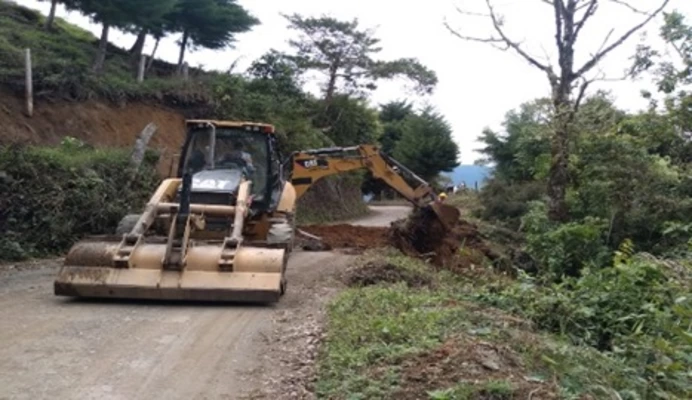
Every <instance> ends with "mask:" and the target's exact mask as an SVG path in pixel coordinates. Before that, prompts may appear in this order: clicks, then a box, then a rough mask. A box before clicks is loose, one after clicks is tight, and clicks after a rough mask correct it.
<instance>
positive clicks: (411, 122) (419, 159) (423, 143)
mask: <svg viewBox="0 0 692 400" xmlns="http://www.w3.org/2000/svg"><path fill="white" fill-rule="evenodd" d="M458 157H459V146H458V145H457V144H456V143H455V142H454V139H453V138H452V127H451V126H450V125H449V123H448V122H447V121H446V120H445V119H444V117H443V116H442V115H440V114H439V113H438V112H436V111H435V110H434V109H432V108H431V107H426V108H425V109H424V110H423V111H422V112H421V113H420V114H419V115H413V116H409V117H407V118H406V126H405V128H404V131H403V134H402V137H401V140H400V141H399V142H398V143H397V146H396V148H395V150H394V158H396V159H397V160H399V161H400V162H402V163H403V164H404V165H406V166H407V167H409V168H411V170H412V171H413V172H415V173H416V174H418V175H419V176H420V177H421V178H423V179H425V180H426V181H428V182H430V181H432V180H434V179H435V178H436V177H437V176H438V175H439V174H440V172H451V171H452V170H453V169H454V168H456V167H457V166H458V165H459V161H458Z"/></svg>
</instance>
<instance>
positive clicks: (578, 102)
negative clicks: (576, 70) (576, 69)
mask: <svg viewBox="0 0 692 400" xmlns="http://www.w3.org/2000/svg"><path fill="white" fill-rule="evenodd" d="M592 82H593V80H590V79H585V78H582V83H581V85H579V94H577V99H576V100H575V101H574V112H575V113H576V112H577V111H578V110H579V106H580V105H581V101H582V100H583V99H584V94H585V93H586V89H587V88H588V87H589V85H590V84H591V83H592Z"/></svg>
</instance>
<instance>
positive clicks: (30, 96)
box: [25, 49, 34, 117]
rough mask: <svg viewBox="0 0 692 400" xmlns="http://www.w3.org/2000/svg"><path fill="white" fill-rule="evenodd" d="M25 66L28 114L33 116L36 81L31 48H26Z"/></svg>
mask: <svg viewBox="0 0 692 400" xmlns="http://www.w3.org/2000/svg"><path fill="white" fill-rule="evenodd" d="M25 64H26V65H25V68H26V82H25V88H26V115H27V116H29V117H31V116H33V115H34V82H33V79H32V72H31V49H26V50H25Z"/></svg>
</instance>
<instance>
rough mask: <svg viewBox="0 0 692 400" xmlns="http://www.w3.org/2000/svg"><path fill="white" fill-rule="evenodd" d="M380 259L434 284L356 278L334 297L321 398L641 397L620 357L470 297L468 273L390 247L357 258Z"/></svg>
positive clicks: (323, 352)
mask: <svg viewBox="0 0 692 400" xmlns="http://www.w3.org/2000/svg"><path fill="white" fill-rule="evenodd" d="M373 263H375V264H377V263H379V264H382V263H387V264H390V265H393V266H397V267H398V268H401V269H403V270H406V271H417V273H420V274H426V276H427V277H428V278H430V279H432V280H433V282H432V283H431V284H430V285H422V286H417V287H411V286H410V285H406V284H405V283H402V282H399V283H391V282H384V283H377V284H370V285H367V286H362V285H359V286H356V287H351V288H349V289H347V290H345V291H344V292H342V293H341V294H340V295H339V296H338V297H337V298H336V299H335V300H334V301H333V302H332V303H331V304H330V306H329V308H328V316H329V318H328V326H327V338H326V341H325V343H324V345H323V347H322V349H321V353H320V357H319V360H318V362H319V364H318V380H317V383H316V392H317V394H318V397H320V398H330V399H385V398H396V399H420V398H430V399H515V398H517V399H518V398H522V399H525V398H528V397H529V396H531V398H533V399H556V398H565V399H579V398H589V397H588V396H591V398H599V399H600V398H617V396H620V397H622V398H631V399H636V398H638V397H637V396H636V394H637V393H642V391H641V390H642V385H643V384H644V385H645V383H642V382H641V381H639V380H638V377H637V376H633V375H632V374H631V373H630V371H629V370H628V367H627V365H625V364H623V363H622V362H620V361H618V360H616V359H613V358H610V357H608V356H606V355H605V354H603V353H599V352H598V351H597V350H595V349H593V348H591V347H586V346H585V347H580V346H573V345H571V344H569V343H568V342H567V341H566V340H564V339H562V338H560V337H558V336H555V335H551V334H546V333H542V332H538V331H537V330H536V329H535V328H534V327H533V326H532V324H531V323H529V322H527V321H525V320H523V319H520V318H517V317H515V316H512V315H510V314H508V313H506V312H503V311H500V310H498V309H495V308H491V307H488V306H486V305H483V304H481V303H478V302H476V301H474V300H472V298H473V293H472V292H473V290H474V286H473V284H470V283H469V280H468V277H467V278H466V279H465V280H462V279H461V278H458V277H454V276H452V275H451V274H448V273H445V272H442V273H431V272H430V269H429V268H428V266H427V265H424V264H423V263H421V262H419V261H417V260H414V259H410V258H407V257H404V256H401V255H397V253H396V252H395V251H393V250H387V251H384V252H383V251H379V252H369V253H366V254H365V255H364V256H363V258H362V259H361V261H360V264H361V265H366V264H371V265H372V264H373ZM623 396H624V397H623Z"/></svg>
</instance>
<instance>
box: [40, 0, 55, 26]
mask: <svg viewBox="0 0 692 400" xmlns="http://www.w3.org/2000/svg"><path fill="white" fill-rule="evenodd" d="M39 1H40V2H45V1H50V11H48V16H47V17H46V22H45V25H44V28H45V29H46V30H50V29H53V23H54V22H55V12H56V11H57V8H58V0H39Z"/></svg>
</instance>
